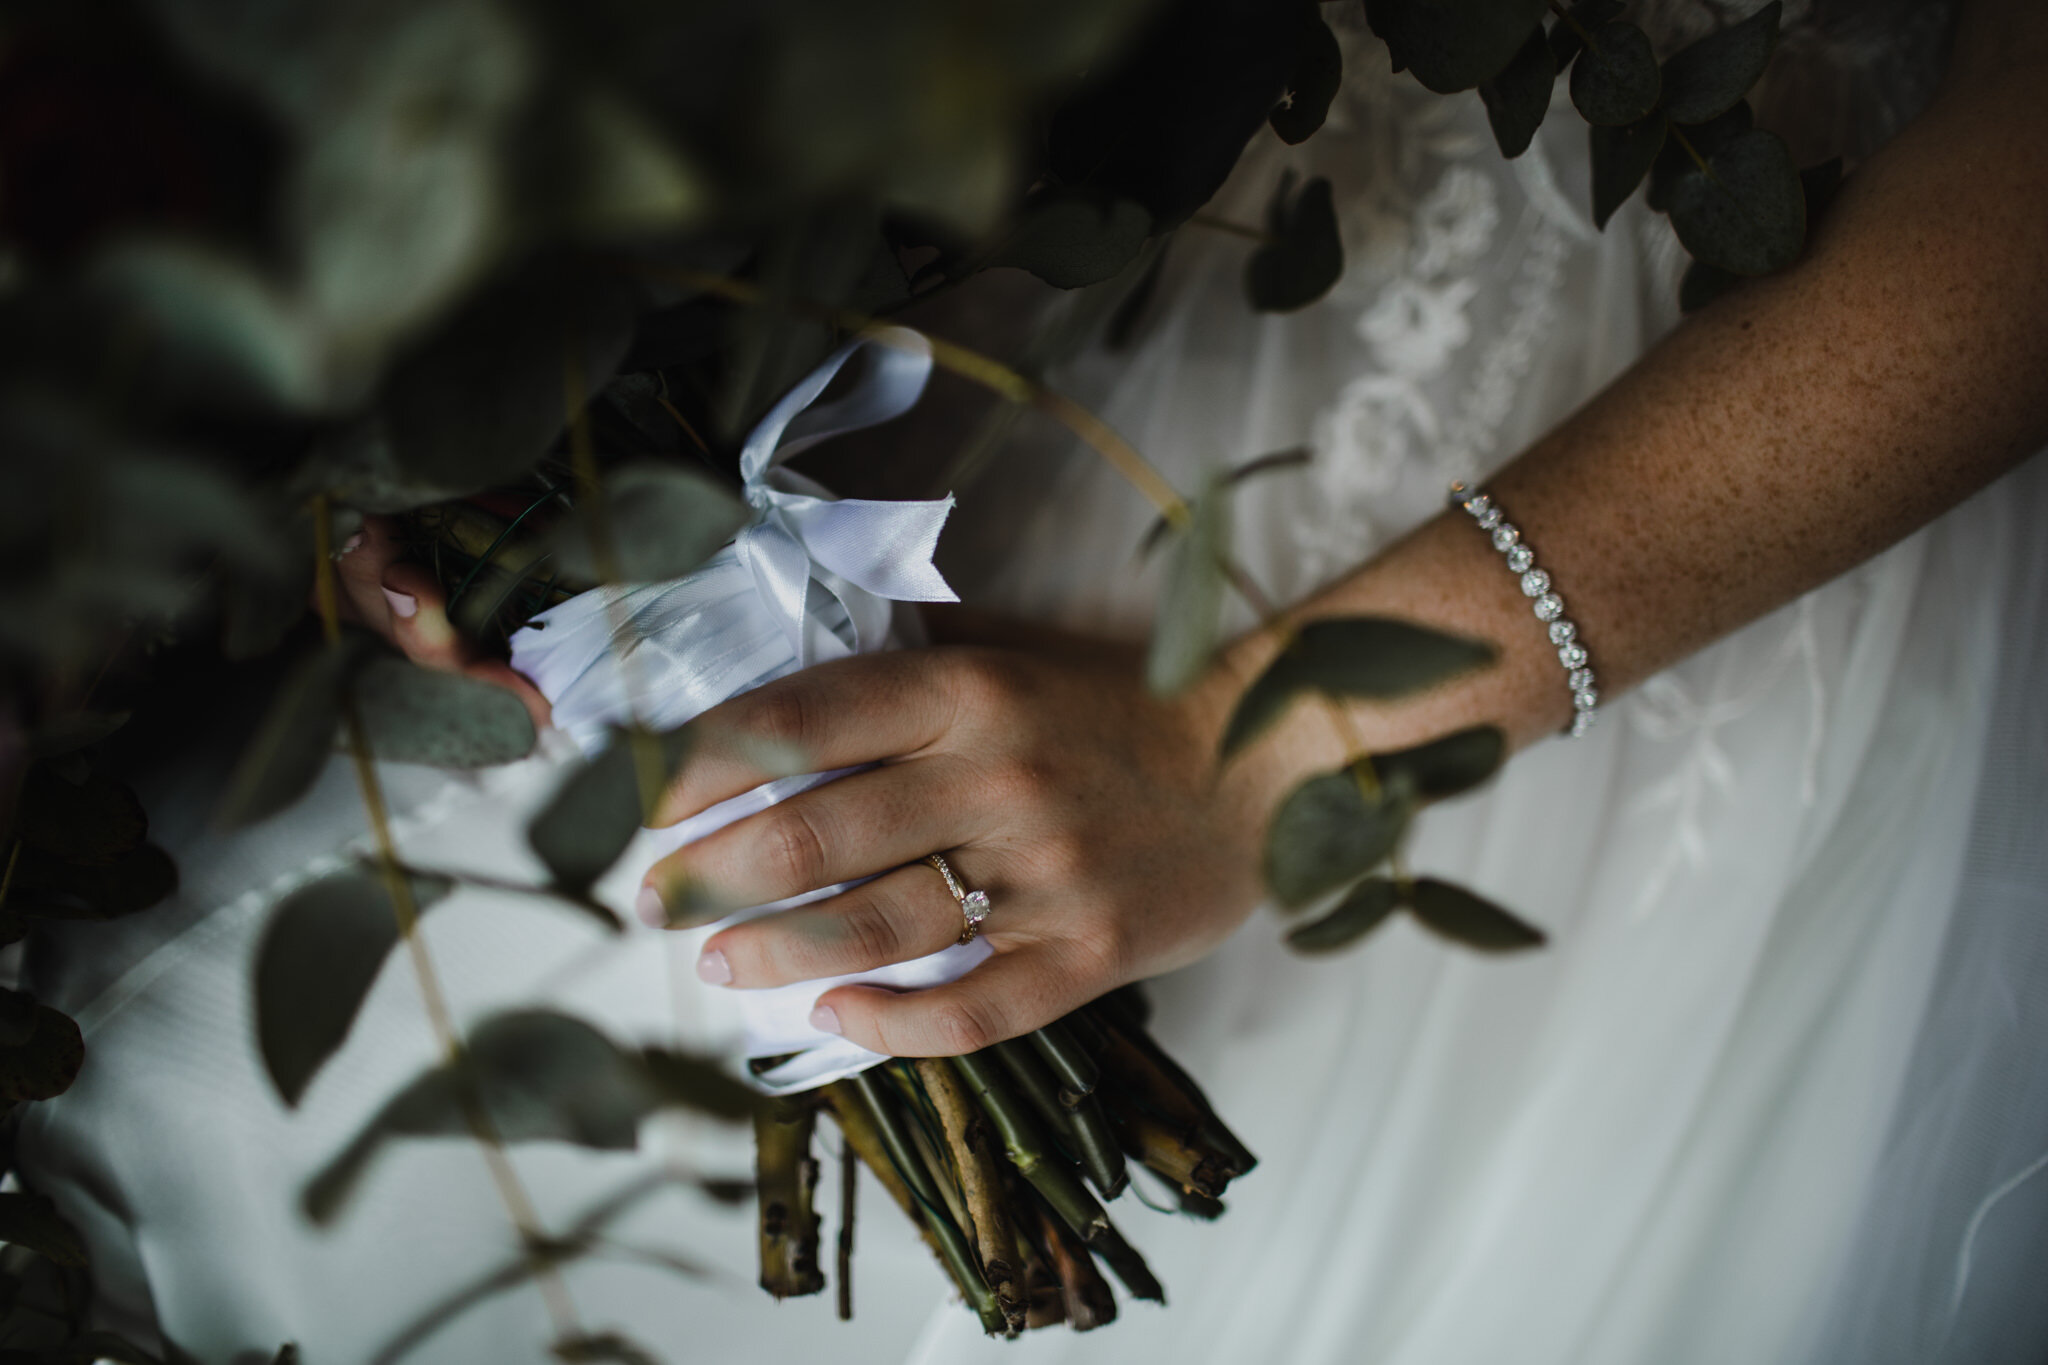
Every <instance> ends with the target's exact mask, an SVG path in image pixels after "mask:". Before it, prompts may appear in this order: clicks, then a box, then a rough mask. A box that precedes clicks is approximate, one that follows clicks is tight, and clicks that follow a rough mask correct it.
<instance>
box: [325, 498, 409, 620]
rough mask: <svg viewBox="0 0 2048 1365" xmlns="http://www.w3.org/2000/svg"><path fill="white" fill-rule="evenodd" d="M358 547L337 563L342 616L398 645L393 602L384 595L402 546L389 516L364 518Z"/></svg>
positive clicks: (335, 569) (335, 567)
mask: <svg viewBox="0 0 2048 1365" xmlns="http://www.w3.org/2000/svg"><path fill="white" fill-rule="evenodd" d="M357 534H358V535H360V537H361V539H360V540H358V541H357V542H356V544H355V548H354V549H352V550H349V551H347V552H346V553H344V554H343V555H342V556H341V558H340V559H337V560H336V561H335V562H334V576H335V580H336V582H337V583H338V584H339V585H340V588H341V608H342V616H343V617H344V618H345V619H347V620H351V621H354V622H355V623H357V624H358V625H362V626H366V627H368V628H369V629H371V630H374V631H376V632H377V633H378V634H379V635H382V636H383V637H384V638H385V639H387V640H392V641H393V642H394V643H396V639H395V637H394V636H393V634H392V620H393V617H392V611H391V602H390V601H389V600H388V599H387V598H386V597H385V596H384V589H383V586H382V580H383V577H384V571H385V570H386V569H388V568H390V567H391V565H392V564H393V563H394V562H395V561H396V560H397V559H398V557H399V554H400V553H401V551H402V549H403V547H402V546H400V545H399V543H398V540H397V537H396V535H395V528H394V526H393V524H392V521H391V519H390V518H389V517H364V518H363V526H362V530H361V531H360V532H358V533H357Z"/></svg>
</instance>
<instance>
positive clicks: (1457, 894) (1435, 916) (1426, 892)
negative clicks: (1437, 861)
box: [1406, 877, 1544, 953]
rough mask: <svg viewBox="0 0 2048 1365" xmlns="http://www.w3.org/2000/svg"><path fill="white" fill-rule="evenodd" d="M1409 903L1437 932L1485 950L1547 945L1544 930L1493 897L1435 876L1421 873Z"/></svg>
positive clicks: (1498, 951) (1455, 941)
mask: <svg viewBox="0 0 2048 1365" xmlns="http://www.w3.org/2000/svg"><path fill="white" fill-rule="evenodd" d="M1406 899H1407V904H1408V907H1409V908H1410V909H1411V910H1413V911H1414V912H1415V918H1417V919H1419V920H1421V921H1422V922H1423V923H1424V924H1426V925H1428V926H1429V927H1430V928H1431V929H1434V930H1436V932H1437V933H1439V934H1442V935H1443V936H1444V937H1445V938H1447V939H1450V940H1451V941H1452V942H1454V943H1462V944H1464V945H1465V946H1466V947H1468V948H1477V949H1478V950H1479V951H1481V952H1483V953H1515V952H1522V951H1525V950H1527V949H1530V948H1540V947H1542V946H1543V943H1544V938H1543V931H1542V930H1541V929H1538V928H1536V927H1535V926H1534V925H1532V924H1527V923H1525V922H1523V921H1522V920H1520V919H1517V918H1516V917H1515V916H1513V915H1511V914H1509V913H1508V912H1507V911H1506V910H1503V909H1501V908H1500V907H1499V906H1498V905H1495V904H1494V903H1493V902H1492V901H1490V900H1487V899H1485V898H1484V897H1482V896H1478V895H1475V894H1474V893H1472V892H1470V891H1467V890H1465V888H1463V887H1461V886H1453V885H1451V884H1450V883H1449V882H1440V881H1437V880H1436V879H1435V878H1433V877H1418V878H1416V880H1415V884H1414V886H1413V887H1412V888H1411V889H1410V890H1409V892H1408V895H1407V898H1406Z"/></svg>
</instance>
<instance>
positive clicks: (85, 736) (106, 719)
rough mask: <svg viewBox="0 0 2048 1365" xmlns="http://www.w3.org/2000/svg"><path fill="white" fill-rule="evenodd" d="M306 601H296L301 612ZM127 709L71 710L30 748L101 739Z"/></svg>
mask: <svg viewBox="0 0 2048 1365" xmlns="http://www.w3.org/2000/svg"><path fill="white" fill-rule="evenodd" d="M305 611H306V604H305V603H304V602H303V601H301V602H300V603H299V614H300V615H302V616H303V615H304V614H305ZM132 714H134V713H133V712H130V711H107V712H96V711H74V712H72V713H71V714H70V715H68V716H59V717H58V718H57V719H55V720H50V721H45V722H43V724H42V725H40V726H38V727H37V728H36V732H35V734H34V735H33V736H31V737H30V741H29V750H30V752H31V753H33V754H34V755H35V756H36V757H37V758H58V757H61V756H62V755H64V754H69V753H76V752H77V751H78V750H80V749H89V748H91V747H92V746H93V745H95V744H98V743H101V742H102V741H104V740H106V739H107V738H109V737H110V736H112V735H113V734H114V732H115V731H117V730H119V729H120V728H121V727H122V726H124V725H126V724H127V723H128V718H129V716H131V715H132Z"/></svg>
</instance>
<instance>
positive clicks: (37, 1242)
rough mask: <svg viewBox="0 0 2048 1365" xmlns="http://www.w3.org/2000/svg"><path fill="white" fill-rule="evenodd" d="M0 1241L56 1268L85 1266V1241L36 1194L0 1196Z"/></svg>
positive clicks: (7, 1194) (49, 1203) (48, 1202)
mask: <svg viewBox="0 0 2048 1365" xmlns="http://www.w3.org/2000/svg"><path fill="white" fill-rule="evenodd" d="M0 1242H11V1243H12V1244H14V1245H15V1246H19V1247H27V1248H28V1249H29V1250H30V1251H35V1252H40V1253H41V1254H42V1255H44V1256H47V1257H49V1258H50V1259H51V1260H53V1261H55V1262H56V1263H57V1264H58V1265H64V1266H83V1265H84V1264H86V1260H87V1257H86V1251H85V1239H84V1238H83V1237H80V1236H79V1235H78V1229H76V1228H74V1227H72V1226H71V1224H69V1223H67V1222H65V1221H64V1219H63V1216H62V1215H60V1214H59V1213H58V1212H57V1206H56V1205H55V1204H52V1203H51V1202H50V1201H49V1200H48V1199H45V1198H44V1197H43V1196H42V1195H39V1194H23V1193H20V1192H12V1193H0Z"/></svg>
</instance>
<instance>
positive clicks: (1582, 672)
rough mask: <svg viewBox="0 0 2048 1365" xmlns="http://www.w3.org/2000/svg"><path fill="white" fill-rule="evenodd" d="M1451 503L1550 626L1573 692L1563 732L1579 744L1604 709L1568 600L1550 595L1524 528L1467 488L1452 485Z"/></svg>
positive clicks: (1547, 579)
mask: <svg viewBox="0 0 2048 1365" xmlns="http://www.w3.org/2000/svg"><path fill="white" fill-rule="evenodd" d="M1450 502H1451V506H1453V507H1462V508H1464V509H1465V511H1466V512H1467V513H1468V514H1469V515H1470V516H1471V518H1472V520H1473V521H1475V522H1477V523H1478V525H1479V529H1480V530H1482V531H1485V532H1487V533H1488V534H1489V535H1491V536H1492V537H1493V548H1494V549H1496V550H1499V551H1500V554H1501V558H1502V559H1503V560H1505V561H1506V562H1507V566H1508V568H1509V569H1510V570H1512V571H1513V572H1514V573H1515V574H1516V575H1517V576H1519V577H1520V579H1521V581H1522V595H1523V596H1524V597H1529V598H1533V599H1534V601H1533V602H1532V603H1531V604H1530V605H1531V606H1532V607H1533V608H1534V609H1535V612H1536V619H1537V620H1539V621H1542V622H1544V623H1545V624H1546V625H1548V626H1549V628H1550V643H1552V644H1553V645H1556V646H1557V661H1558V662H1559V663H1560V664H1563V665H1564V670H1565V673H1566V675H1567V677H1566V681H1567V682H1569V683H1570V685H1571V689H1572V723H1571V724H1570V725H1568V726H1566V727H1565V733H1566V734H1569V735H1570V736H1571V737H1572V738H1573V739H1577V738H1578V737H1579V736H1580V735H1583V734H1585V733H1586V731H1588V730H1590V729H1592V728H1593V712H1594V709H1595V708H1596V707H1598V706H1599V705H1600V693H1599V692H1598V691H1597V690H1595V688H1594V686H1593V667H1592V664H1591V662H1590V659H1591V656H1590V655H1589V654H1587V653H1586V642H1585V641H1583V640H1581V639H1580V638H1579V628H1578V626H1577V624H1575V623H1574V622H1573V621H1572V619H1571V618H1570V617H1568V616H1566V615H1565V614H1564V599H1563V598H1562V597H1559V596H1558V595H1557V593H1556V592H1554V591H1552V589H1551V585H1550V574H1549V573H1548V572H1546V571H1545V570H1543V569H1539V568H1537V567H1536V552H1535V551H1534V550H1532V549H1530V548H1529V547H1528V545H1527V544H1526V543H1524V542H1523V540H1522V532H1521V529H1520V528H1519V527H1517V526H1516V525H1515V524H1514V523H1513V522H1511V521H1509V520H1508V519H1507V518H1506V517H1505V516H1504V515H1502V513H1501V510H1500V508H1499V507H1498V506H1496V505H1495V504H1494V501H1493V499H1492V498H1491V497H1490V496H1488V495H1487V494H1486V493H1484V492H1481V491H1479V490H1478V489H1474V488H1468V487H1467V486H1466V485H1465V484H1463V483H1454V484H1452V485H1451V495H1450Z"/></svg>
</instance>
